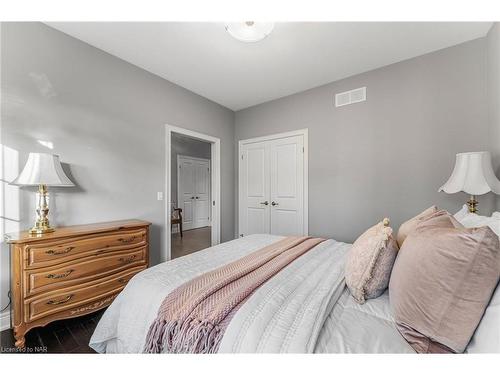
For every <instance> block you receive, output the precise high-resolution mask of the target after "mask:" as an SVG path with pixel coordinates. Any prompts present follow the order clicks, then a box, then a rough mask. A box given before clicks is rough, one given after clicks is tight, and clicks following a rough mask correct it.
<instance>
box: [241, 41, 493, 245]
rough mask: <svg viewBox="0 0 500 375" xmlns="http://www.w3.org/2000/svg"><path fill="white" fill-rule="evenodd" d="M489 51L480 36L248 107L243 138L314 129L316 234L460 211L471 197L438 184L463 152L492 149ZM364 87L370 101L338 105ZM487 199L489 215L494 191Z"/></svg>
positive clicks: (345, 233)
mask: <svg viewBox="0 0 500 375" xmlns="http://www.w3.org/2000/svg"><path fill="white" fill-rule="evenodd" d="M485 49H486V41H485V39H484V38H482V39H478V40H475V41H471V42H467V43H464V44H461V45H458V46H455V47H451V48H447V49H444V50H441V51H438V52H435V53H431V54H428V55H424V56H420V57H417V58H414V59H411V60H407V61H403V62H400V63H397V64H393V65H390V66H387V67H384V68H381V69H377V70H373V71H370V72H367V73H364V74H359V75H356V76H354V77H350V78H347V79H344V80H341V81H337V82H334V83H331V84H328V85H324V86H321V87H318V88H315V89H312V90H308V91H305V92H301V93H298V94H295V95H291V96H288V97H285V98H281V99H277V100H274V101H272V102H268V103H264V104H261V105H258V106H255V107H251V108H248V109H244V110H241V111H238V112H236V117H235V123H236V139H237V140H241V139H247V138H252V137H257V136H263V135H266V134H273V133H280V132H285V131H289V130H293V129H301V128H309V231H310V233H311V234H312V235H319V236H326V237H333V238H336V239H338V240H342V241H353V240H354V239H356V238H357V237H358V236H359V234H360V233H362V231H364V230H365V229H366V228H368V227H370V226H371V225H373V223H375V222H376V221H377V220H380V219H381V218H383V217H384V216H388V217H390V218H391V220H392V224H393V227H394V228H397V227H398V226H399V224H400V223H401V222H402V221H404V220H406V219H408V218H409V217H411V216H413V215H415V214H417V213H418V212H420V211H422V210H423V209H425V208H427V207H429V206H431V205H432V204H438V205H439V206H440V207H442V208H445V209H448V210H450V211H452V212H453V211H457V210H458V209H459V208H460V207H461V205H462V204H463V203H464V202H465V201H466V200H467V197H466V196H465V194H455V195H447V194H444V193H438V192H437V190H438V188H439V187H440V186H441V185H442V184H443V183H444V182H445V181H446V180H447V178H448V177H449V176H450V174H451V171H452V169H453V165H454V159H455V154H456V153H457V152H462V151H470V150H485V149H488V146H489V144H488V136H487V134H488V117H487V101H486V90H485V75H486V58H485ZM362 86H367V96H368V100H367V101H366V102H364V103H359V104H354V105H350V106H345V107H339V108H335V107H334V105H333V102H334V94H335V93H337V92H342V91H345V90H350V89H354V88H358V87H362ZM236 147H237V146H236ZM235 168H237V163H236V166H235ZM479 200H480V209H481V212H483V213H489V212H490V211H491V210H492V208H493V196H492V195H491V194H489V195H488V196H484V197H480V199H479ZM236 207H237V205H236ZM235 217H236V219H237V218H238V215H236V216H235Z"/></svg>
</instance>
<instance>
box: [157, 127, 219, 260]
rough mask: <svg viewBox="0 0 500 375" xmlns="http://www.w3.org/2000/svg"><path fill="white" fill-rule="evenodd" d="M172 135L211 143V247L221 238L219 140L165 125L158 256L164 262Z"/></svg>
mask: <svg viewBox="0 0 500 375" xmlns="http://www.w3.org/2000/svg"><path fill="white" fill-rule="evenodd" d="M172 133H179V134H183V135H185V136H188V137H191V138H194V139H198V140H201V141H205V142H209V143H211V146H212V147H211V163H210V164H211V172H212V173H211V199H212V202H211V207H212V209H211V215H210V219H211V225H212V234H211V238H212V246H214V245H217V244H219V243H220V238H221V209H220V207H221V206H220V198H221V193H220V185H221V184H220V139H219V138H216V137H212V136H210V135H206V134H203V133H198V132H195V131H192V130H188V129H183V128H179V127H176V126H172V125H168V124H165V163H166V164H165V225H166V228H165V236H166V238H165V248H164V249H163V250H162V252H161V254H160V261H161V262H165V261H167V260H170V259H171V257H172V256H171V255H172V254H171V250H172V249H171V246H172V244H171V235H172V234H171V228H170V224H171V223H170V219H171V218H170V212H171V210H172V207H171V204H172V203H171V202H172V190H171V187H170V184H171V176H172V164H171V158H172V156H171V150H172Z"/></svg>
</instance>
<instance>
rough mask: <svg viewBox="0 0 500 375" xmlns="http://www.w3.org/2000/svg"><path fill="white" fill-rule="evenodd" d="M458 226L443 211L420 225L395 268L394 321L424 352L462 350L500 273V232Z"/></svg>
mask: <svg viewBox="0 0 500 375" xmlns="http://www.w3.org/2000/svg"><path fill="white" fill-rule="evenodd" d="M456 225H457V223H456V221H455V220H453V218H452V217H451V216H450V215H446V214H443V212H442V211H440V212H437V213H435V214H434V215H432V216H431V217H430V218H428V219H427V220H425V221H422V222H421V223H419V224H418V225H417V227H416V229H415V230H414V231H413V232H411V234H410V235H409V236H408V237H407V238H406V240H405V241H404V244H403V247H402V248H401V249H400V251H399V254H398V257H397V259H396V262H395V264H394V268H393V270H392V275H391V279H390V283H389V296H390V303H391V307H392V310H393V313H394V319H395V321H396V324H397V327H398V330H399V331H400V333H401V334H402V335H403V337H404V338H405V339H406V340H407V341H408V342H409V343H410V345H411V346H412V347H413V348H414V349H415V350H416V351H417V352H419V353H435V352H456V353H461V352H463V351H464V350H465V348H466V347H467V344H468V342H469V340H470V338H471V337H472V335H473V333H474V330H475V329H476V327H477V325H478V324H479V322H480V320H481V317H482V315H483V313H484V310H485V309H486V307H487V306H488V302H489V300H490V297H491V295H492V293H493V291H494V289H495V286H496V285H497V283H498V280H499V277H500V243H499V238H498V236H497V235H496V234H495V233H494V232H493V231H492V230H491V229H490V228H489V227H481V228H471V229H466V228H463V227H461V228H460V227H457V226H456Z"/></svg>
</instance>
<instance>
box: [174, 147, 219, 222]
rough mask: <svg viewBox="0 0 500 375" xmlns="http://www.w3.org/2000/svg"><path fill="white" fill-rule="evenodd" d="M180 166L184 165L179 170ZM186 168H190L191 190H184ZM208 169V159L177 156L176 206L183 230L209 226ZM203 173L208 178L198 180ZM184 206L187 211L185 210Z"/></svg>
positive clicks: (209, 195) (209, 196)
mask: <svg viewBox="0 0 500 375" xmlns="http://www.w3.org/2000/svg"><path fill="white" fill-rule="evenodd" d="M182 165H184V169H182V168H181V166H182ZM188 166H191V168H192V169H191V170H190V171H189V172H190V173H191V181H190V182H191V184H190V185H191V187H192V189H186V186H185V184H184V182H186V179H185V177H189V176H186V169H187V167H188ZM210 169H211V168H210V159H205V158H198V157H194V156H187V155H177V204H178V206H179V207H180V208H182V210H183V211H182V212H183V216H182V220H183V223H182V224H183V227H184V229H185V230H189V229H196V228H201V227H206V226H209V225H210V218H211V215H210V204H209V202H210V198H211V194H210ZM181 171H182V172H181ZM204 173H205V174H208V176H205V177H202V178H201V179H200V178H199V175H200V174H204ZM181 176H182V178H181ZM200 182H201V185H200ZM188 187H189V186H188ZM188 190H189V191H188ZM186 205H187V206H188V209H185V207H186ZM184 212H186V215H184Z"/></svg>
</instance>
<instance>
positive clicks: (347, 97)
mask: <svg viewBox="0 0 500 375" xmlns="http://www.w3.org/2000/svg"><path fill="white" fill-rule="evenodd" d="M365 100H366V87H360V88H359V89H354V90H350V91H344V92H341V93H338V94H336V95H335V107H342V106H344V105H348V104H354V103H359V102H364V101H365Z"/></svg>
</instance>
